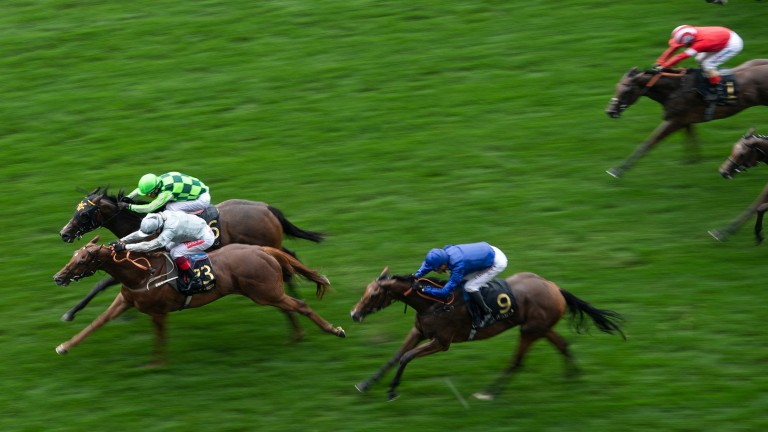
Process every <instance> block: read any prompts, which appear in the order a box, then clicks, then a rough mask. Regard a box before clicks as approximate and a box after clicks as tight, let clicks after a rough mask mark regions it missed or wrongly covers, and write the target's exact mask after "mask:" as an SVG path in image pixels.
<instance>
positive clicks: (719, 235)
mask: <svg viewBox="0 0 768 432" xmlns="http://www.w3.org/2000/svg"><path fill="white" fill-rule="evenodd" d="M765 202H768V184H766V185H765V186H764V187H763V190H762V192H760V195H758V197H757V199H756V200H755V201H754V202H753V203H752V205H750V206H749V207H747V209H746V210H744V211H743V212H742V213H741V214H740V215H739V217H737V218H736V219H734V220H733V222H731V223H730V224H728V226H727V227H725V228H721V229H717V230H710V231H709V234H710V235H711V236H712V237H714V238H715V239H716V240H718V241H725V240H727V239H728V237H729V236H730V235H731V234H734V233H735V232H736V231H738V230H739V228H741V226H742V225H744V223H746V222H747V220H749V218H751V217H752V216H753V215H754V214H755V212H757V208H758V207H760V205H762V204H763V203H765Z"/></svg>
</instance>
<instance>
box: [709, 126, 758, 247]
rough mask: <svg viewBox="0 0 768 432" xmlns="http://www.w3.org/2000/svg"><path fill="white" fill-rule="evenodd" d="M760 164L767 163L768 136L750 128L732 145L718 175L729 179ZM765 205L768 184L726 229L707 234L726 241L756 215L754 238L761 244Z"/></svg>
mask: <svg viewBox="0 0 768 432" xmlns="http://www.w3.org/2000/svg"><path fill="white" fill-rule="evenodd" d="M760 162H765V163H768V135H756V134H755V128H752V129H750V130H748V131H747V133H746V134H744V136H742V137H741V139H739V140H738V141H736V143H735V144H734V145H733V148H732V149H731V154H730V155H729V156H728V159H726V160H725V161H724V162H723V164H722V165H720V175H721V176H723V178H726V179H731V178H733V176H734V175H736V174H738V173H740V172H744V171H746V170H747V169H749V168H752V167H755V166H757V165H758V164H759V163H760ZM766 203H768V184H766V185H765V187H763V190H762V192H760V195H758V197H757V199H756V200H755V201H754V202H753V203H752V204H751V205H750V206H749V207H747V209H746V210H744V211H743V212H742V213H741V214H740V215H739V216H738V217H737V218H736V219H735V220H733V222H731V223H730V224H729V225H728V226H727V227H725V228H721V229H717V230H711V231H710V232H709V233H710V234H711V235H712V237H714V238H716V239H718V240H720V241H723V240H726V239H727V238H728V236H730V235H731V234H733V233H735V232H736V231H737V230H738V229H739V228H740V227H741V226H742V225H743V224H744V223H745V222H746V221H747V220H748V219H749V218H750V217H752V215H754V214H755V213H757V220H756V222H755V237H756V238H757V242H758V243H761V242H762V241H763V238H762V234H761V231H762V220H763V213H765V211H766Z"/></svg>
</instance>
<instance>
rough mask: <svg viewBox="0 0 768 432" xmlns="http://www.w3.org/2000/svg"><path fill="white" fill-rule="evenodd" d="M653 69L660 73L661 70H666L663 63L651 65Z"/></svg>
mask: <svg viewBox="0 0 768 432" xmlns="http://www.w3.org/2000/svg"><path fill="white" fill-rule="evenodd" d="M651 70H652V71H654V72H656V73H659V72H663V71H664V67H663V66H662V65H660V64H655V65H653V66H652V67H651Z"/></svg>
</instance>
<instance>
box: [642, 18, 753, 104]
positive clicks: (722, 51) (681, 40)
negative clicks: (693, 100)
mask: <svg viewBox="0 0 768 432" xmlns="http://www.w3.org/2000/svg"><path fill="white" fill-rule="evenodd" d="M683 47H685V50H684V51H682V52H680V53H678V54H677V55H675V56H672V54H674V52H675V51H677V50H678V49H680V48H683ZM743 47H744V42H743V41H742V40H741V37H739V35H737V34H736V32H734V31H732V30H730V29H727V28H725V27H693V26H689V25H681V26H678V27H676V28H675V29H674V30H673V31H672V37H671V38H670V39H669V48H667V50H666V51H664V52H663V53H662V54H661V56H659V58H658V59H657V60H656V64H655V65H654V67H653V69H654V70H656V71H661V70H662V69H664V68H668V67H672V66H674V65H676V64H678V63H680V62H681V61H683V60H685V59H687V58H688V57H695V59H696V61H697V62H699V64H700V65H701V69H702V70H703V72H704V74H705V75H706V76H707V77H708V78H709V84H710V93H711V94H710V95H709V97H707V100H716V99H717V84H719V83H720V79H721V78H720V73H719V72H718V71H717V67H718V66H720V65H721V64H723V63H725V62H726V60H729V59H730V58H731V57H733V56H735V55H736V54H738V53H740V52H741V49H742V48H743Z"/></svg>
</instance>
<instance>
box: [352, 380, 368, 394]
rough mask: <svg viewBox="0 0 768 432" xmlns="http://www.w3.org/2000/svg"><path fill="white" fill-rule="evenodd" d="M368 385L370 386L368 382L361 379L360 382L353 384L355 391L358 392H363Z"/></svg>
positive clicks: (366, 389)
mask: <svg viewBox="0 0 768 432" xmlns="http://www.w3.org/2000/svg"><path fill="white" fill-rule="evenodd" d="M369 387H370V384H368V383H367V382H365V381H363V382H361V383H357V384H355V388H356V389H357V391H359V392H360V393H365V392H367V391H368V388H369Z"/></svg>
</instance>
